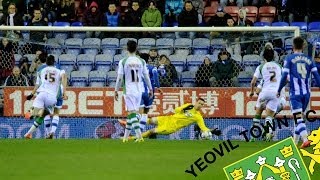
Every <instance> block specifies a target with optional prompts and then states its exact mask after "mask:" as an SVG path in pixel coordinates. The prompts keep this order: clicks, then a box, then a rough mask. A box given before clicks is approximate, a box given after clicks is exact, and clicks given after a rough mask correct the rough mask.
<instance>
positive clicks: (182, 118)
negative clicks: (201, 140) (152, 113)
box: [142, 98, 221, 138]
mask: <svg viewBox="0 0 320 180" xmlns="http://www.w3.org/2000/svg"><path fill="white" fill-rule="evenodd" d="M204 103H205V101H204V99H202V98H199V99H198V100H197V102H196V103H195V104H194V105H192V104H190V103H187V104H184V105H182V106H180V107H177V108H176V109H175V113H174V114H173V115H170V116H158V117H153V118H150V119H148V121H147V124H152V125H156V126H157V127H156V128H154V129H151V130H148V131H146V132H144V133H142V137H144V138H145V137H149V136H151V135H153V134H165V135H167V134H171V133H174V132H176V131H178V130H179V129H181V128H184V127H186V126H189V125H190V124H192V123H196V124H197V125H198V126H199V128H200V129H201V131H202V132H206V131H210V132H212V134H215V135H220V134H221V131H220V130H217V129H214V130H211V129H209V128H207V127H206V125H205V123H204V120H203V117H202V115H201V113H200V110H201V108H202V107H203V106H204Z"/></svg>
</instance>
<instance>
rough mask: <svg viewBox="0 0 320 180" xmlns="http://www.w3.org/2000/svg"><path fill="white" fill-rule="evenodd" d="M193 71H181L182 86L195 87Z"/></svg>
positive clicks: (194, 73)
mask: <svg viewBox="0 0 320 180" xmlns="http://www.w3.org/2000/svg"><path fill="white" fill-rule="evenodd" d="M195 77H196V72H195V71H184V72H182V73H181V85H182V87H195Z"/></svg>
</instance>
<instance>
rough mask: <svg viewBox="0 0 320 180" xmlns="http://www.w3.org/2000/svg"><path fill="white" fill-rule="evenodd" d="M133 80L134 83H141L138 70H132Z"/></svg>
mask: <svg viewBox="0 0 320 180" xmlns="http://www.w3.org/2000/svg"><path fill="white" fill-rule="evenodd" d="M131 80H132V82H139V76H138V70H137V69H136V70H134V69H131Z"/></svg>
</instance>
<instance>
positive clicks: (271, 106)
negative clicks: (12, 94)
mask: <svg viewBox="0 0 320 180" xmlns="http://www.w3.org/2000/svg"><path fill="white" fill-rule="evenodd" d="M278 105H279V99H278V98H276V97H274V98H272V99H271V100H269V101H268V103H267V105H266V116H267V117H266V120H265V126H266V127H268V129H267V132H266V141H271V140H272V139H273V137H274V132H273V131H274V130H275V125H274V121H273V117H274V115H275V112H276V111H277V108H278Z"/></svg>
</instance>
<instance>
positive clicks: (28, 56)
mask: <svg viewBox="0 0 320 180" xmlns="http://www.w3.org/2000/svg"><path fill="white" fill-rule="evenodd" d="M23 56H24V57H27V58H28V61H29V64H31V63H32V61H34V60H35V59H36V54H25V55H23Z"/></svg>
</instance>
